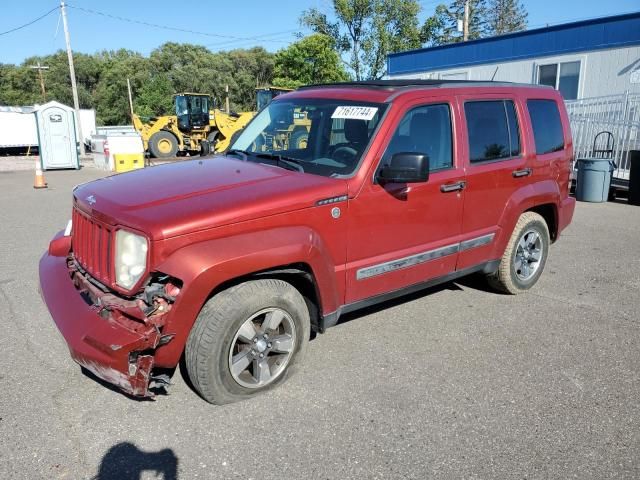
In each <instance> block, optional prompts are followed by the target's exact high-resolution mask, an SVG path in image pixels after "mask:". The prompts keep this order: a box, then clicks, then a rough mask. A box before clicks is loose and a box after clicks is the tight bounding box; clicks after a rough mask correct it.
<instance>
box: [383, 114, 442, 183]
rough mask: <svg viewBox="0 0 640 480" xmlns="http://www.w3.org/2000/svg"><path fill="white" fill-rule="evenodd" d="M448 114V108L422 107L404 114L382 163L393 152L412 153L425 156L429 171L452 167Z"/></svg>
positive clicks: (385, 161) (389, 158) (387, 159)
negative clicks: (427, 160) (427, 157)
mask: <svg viewBox="0 0 640 480" xmlns="http://www.w3.org/2000/svg"><path fill="white" fill-rule="evenodd" d="M451 138H452V134H451V113H450V110H449V105H446V104H441V105H440V104H439V105H425V106H423V107H417V108H414V109H412V110H410V111H409V112H407V113H406V114H405V116H404V117H403V118H402V120H401V121H400V123H399V124H398V128H396V131H395V133H394V134H393V137H391V141H390V142H389V146H388V147H387V150H386V151H385V152H384V155H383V156H382V163H383V164H386V163H388V162H389V161H390V160H391V157H392V156H393V155H394V154H395V153H402V152H414V153H424V154H427V155H428V156H429V166H430V168H429V169H430V170H431V171H434V170H442V169H445V168H451V167H452V166H453V153H452V152H453V148H452V141H451Z"/></svg>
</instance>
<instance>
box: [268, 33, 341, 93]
mask: <svg viewBox="0 0 640 480" xmlns="http://www.w3.org/2000/svg"><path fill="white" fill-rule="evenodd" d="M348 79H349V76H348V75H347V72H346V71H345V69H344V67H343V66H342V61H341V60H340V56H339V55H338V53H337V52H336V50H335V49H334V40H333V39H332V38H331V37H329V36H328V35H325V34H321V33H314V34H312V35H309V36H308V37H305V38H303V39H302V40H299V41H297V42H295V43H292V44H291V45H289V46H288V47H287V48H283V49H282V50H280V51H279V52H278V53H276V57H275V69H274V79H273V84H274V85H275V86H278V87H285V88H297V87H299V86H301V85H307V84H311V83H327V82H342V81H346V80H348Z"/></svg>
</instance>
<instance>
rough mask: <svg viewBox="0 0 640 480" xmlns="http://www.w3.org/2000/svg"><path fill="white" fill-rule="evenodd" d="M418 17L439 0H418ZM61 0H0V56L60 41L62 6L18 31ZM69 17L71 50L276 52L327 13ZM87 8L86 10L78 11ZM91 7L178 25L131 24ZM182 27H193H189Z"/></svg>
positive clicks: (228, 8)
mask: <svg viewBox="0 0 640 480" xmlns="http://www.w3.org/2000/svg"><path fill="white" fill-rule="evenodd" d="M419 3H420V4H421V5H422V12H421V14H420V20H421V21H423V20H424V18H426V17H428V16H430V15H431V14H433V10H434V9H435V7H436V5H438V4H439V3H448V1H445V2H442V1H433V0H420V2H419ZM523 3H524V5H525V7H526V9H527V11H528V12H529V28H536V27H544V26H545V25H547V24H551V25H554V24H558V23H566V22H570V21H578V20H584V19H588V18H594V17H601V16H608V15H616V14H620V13H629V12H633V11H639V10H640V1H639V0H608V1H602V0H525V1H524V2H523ZM59 4H60V2H59V0H22V1H15V0H0V12H1V13H0V63H21V62H23V61H24V60H25V59H26V58H28V57H30V56H33V55H46V54H50V53H53V52H55V51H57V50H59V49H63V48H65V43H64V32H63V29H62V23H61V21H60V20H59V11H54V12H52V13H51V14H49V15H48V16H46V17H45V18H43V19H42V20H40V21H38V22H36V23H34V24H33V25H31V26H29V27H26V28H23V29H21V30H18V31H15V32H12V33H8V34H5V35H3V34H2V32H5V31H7V30H10V29H12V28H15V27H18V26H20V25H23V24H25V23H27V22H30V21H32V20H34V19H36V18H38V17H40V16H41V15H43V14H45V13H47V12H48V11H49V10H51V9H53V8H55V7H56V6H58V5H59ZM67 4H68V7H67V12H68V13H67V16H68V20H69V31H70V35H71V45H72V48H73V50H74V51H80V52H84V53H94V52H97V51H100V50H114V49H118V48H126V49H130V50H135V51H137V52H140V53H142V54H144V55H148V54H149V53H150V52H151V51H152V50H153V49H154V48H156V47H158V46H160V45H161V44H163V43H165V42H168V41H173V42H185V43H186V42H188V43H195V44H200V45H205V46H207V47H208V48H209V49H211V50H213V51H217V50H230V49H233V48H248V47H252V46H255V45H261V46H263V47H264V48H266V49H267V50H269V51H277V50H278V49H280V48H283V47H286V46H287V45H288V44H289V43H291V42H293V41H295V40H296V32H303V33H306V32H304V31H303V30H302V29H301V27H300V24H299V17H300V14H301V13H302V11H304V10H305V9H307V8H310V7H316V8H319V9H320V10H322V11H324V12H325V13H327V14H329V15H330V14H331V11H332V8H331V5H332V2H331V0H200V1H195V0H178V1H175V0H173V1H169V0H156V1H149V0H108V1H107V0H69V2H67ZM83 9H84V10H83ZM89 10H92V11H93V12H100V13H101V14H107V15H111V16H112V17H113V16H118V17H123V18H126V19H129V20H134V21H138V22H146V23H152V24H156V25H162V26H166V27H171V28H174V29H177V30H170V29H165V28H157V27H154V26H150V25H141V24H137V23H131V22H127V21H123V20H119V19H116V18H112V17H109V16H105V15H100V14H97V13H92V12H90V11H89ZM184 30H190V31H191V32H186V31H184Z"/></svg>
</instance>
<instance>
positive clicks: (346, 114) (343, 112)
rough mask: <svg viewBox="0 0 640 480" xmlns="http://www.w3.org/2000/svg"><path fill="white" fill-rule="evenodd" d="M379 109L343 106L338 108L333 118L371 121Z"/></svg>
mask: <svg viewBox="0 0 640 480" xmlns="http://www.w3.org/2000/svg"><path fill="white" fill-rule="evenodd" d="M377 111H378V107H362V106H358V105H341V106H339V107H336V109H335V111H334V112H333V115H331V118H351V119H355V120H367V121H368V120H371V119H372V118H373V117H374V115H375V114H376V112H377Z"/></svg>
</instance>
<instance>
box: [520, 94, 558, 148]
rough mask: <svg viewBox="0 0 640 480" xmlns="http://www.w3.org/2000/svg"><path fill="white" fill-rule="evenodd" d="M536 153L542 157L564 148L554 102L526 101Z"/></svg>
mask: <svg viewBox="0 0 640 480" xmlns="http://www.w3.org/2000/svg"><path fill="white" fill-rule="evenodd" d="M527 109H528V110H529V116H530V117H531V127H532V128H533V137H534V138H535V140H536V153H537V154H538V155H542V154H545V153H550V152H557V151H559V150H562V149H563V148H564V135H563V133H562V122H561V121H560V112H559V111H558V104H557V103H556V102H555V101H554V100H527Z"/></svg>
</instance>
